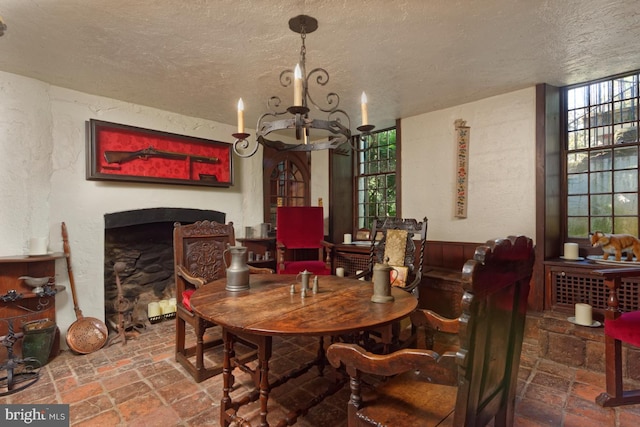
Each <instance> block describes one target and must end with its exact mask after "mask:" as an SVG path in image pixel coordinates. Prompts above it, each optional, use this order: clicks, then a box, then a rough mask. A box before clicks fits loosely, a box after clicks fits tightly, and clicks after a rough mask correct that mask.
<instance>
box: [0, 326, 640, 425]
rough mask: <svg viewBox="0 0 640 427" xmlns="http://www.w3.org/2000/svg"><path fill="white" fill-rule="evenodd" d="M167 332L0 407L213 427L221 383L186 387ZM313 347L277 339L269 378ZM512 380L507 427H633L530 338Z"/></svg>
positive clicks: (285, 389) (316, 383)
mask: <svg viewBox="0 0 640 427" xmlns="http://www.w3.org/2000/svg"><path fill="white" fill-rule="evenodd" d="M174 333H175V325H174V323H173V322H171V321H168V322H162V323H158V324H155V325H149V326H147V329H146V330H145V331H144V332H143V333H142V334H141V335H140V336H138V337H137V338H135V339H132V340H129V341H128V342H127V344H126V345H124V346H123V345H122V344H121V343H116V344H114V345H113V346H110V347H105V348H103V349H101V350H99V351H96V352H94V353H91V354H88V355H77V354H73V353H71V352H69V351H63V352H62V353H61V354H60V355H59V356H58V357H56V358H55V359H54V360H53V361H51V362H50V363H49V364H47V365H46V366H45V367H44V368H43V369H42V370H41V378H40V379H39V380H38V382H36V383H35V384H34V385H32V386H31V387H29V388H27V389H25V390H23V391H20V392H18V393H15V394H12V395H9V396H5V397H0V404H4V403H43V404H48V403H68V404H69V405H70V418H71V419H70V423H71V425H72V426H90V427H92V426H150V427H155V426H158V427H165V426H185V427H186V426H198V427H200V426H217V425H219V422H218V420H219V412H220V399H221V396H222V379H221V376H217V377H213V378H210V379H209V380H207V381H204V382H202V383H200V384H196V383H194V382H193V380H192V379H191V377H190V376H189V375H188V374H187V372H186V371H185V370H184V369H183V368H182V367H181V366H180V365H179V364H177V363H176V362H175V361H174V357H173V340H174ZM533 336H534V337H535V335H533ZM315 344H316V340H314V339H312V338H300V337H293V338H288V339H278V338H276V339H275V340H274V356H273V358H272V366H273V368H274V369H273V371H272V373H275V374H280V373H282V372H286V371H287V370H288V369H290V367H291V366H293V365H295V364H296V362H297V361H298V358H304V359H307V358H309V357H311V356H313V354H314V352H315V350H314V345H315ZM278 349H280V350H281V352H278ZM316 372H317V371H316V370H315V369H312V370H311V371H310V372H309V373H306V374H304V375H302V376H301V377H300V378H296V379H293V380H291V381H290V382H289V383H287V384H285V385H283V386H281V387H278V388H276V389H274V390H273V392H272V394H271V396H270V400H269V410H270V417H269V419H270V420H272V423H273V424H275V423H276V421H275V420H276V419H280V417H283V416H285V415H286V414H287V413H288V412H289V411H291V410H292V409H293V408H295V407H296V402H300V401H302V400H305V401H306V400H308V399H309V398H310V396H311V394H312V392H313V391H315V390H316V389H318V388H321V387H322V386H323V385H324V384H323V381H325V380H323V379H322V378H318V377H317V375H316ZM518 377H519V379H518V395H517V399H516V415H515V420H514V425H515V426H519V427H547V426H549V427H550V426H553V427H555V426H560V427H572V426H579V427H589V426H605V427H608V426H610V427H627V426H636V425H640V405H635V406H627V407H623V408H606V409H605V408H601V407H599V406H598V405H596V404H595V402H594V398H595V397H596V396H597V395H598V394H599V393H600V392H601V391H602V390H603V389H604V374H603V373H602V372H596V371H590V370H588V369H584V368H572V367H568V366H566V365H563V364H560V363H557V362H553V361H550V360H545V359H542V358H540V357H538V345H537V342H536V340H535V338H531V337H528V338H526V339H525V343H524V345H523V354H522V359H521V368H520V372H519V375H518ZM236 379H237V381H236V384H235V386H234V388H235V390H234V393H237V394H234V395H235V396H237V395H238V394H243V393H248V392H249V387H250V385H251V381H250V378H249V376H248V375H247V374H243V373H238V374H237V375H236ZM348 398H349V392H348V390H347V389H346V388H345V389H343V390H341V391H340V392H338V393H337V394H336V395H334V396H331V397H329V398H327V399H326V400H325V401H324V402H322V403H320V404H319V405H318V406H316V407H314V408H312V409H311V410H310V411H309V413H308V414H307V415H305V416H304V417H301V418H299V419H298V422H297V424H296V425H298V426H302V427H316V426H318V427H325V426H331V427H340V426H346V422H345V413H346V405H347V400H348ZM258 412H259V407H258V404H257V402H255V403H252V404H250V405H248V407H247V408H244V409H243V410H242V412H241V414H242V415H243V416H246V417H247V418H248V419H249V421H250V422H251V423H252V425H254V426H257V425H258V422H257V421H258ZM272 416H273V418H272Z"/></svg>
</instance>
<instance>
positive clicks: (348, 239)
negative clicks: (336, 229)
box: [342, 233, 351, 243]
mask: <svg viewBox="0 0 640 427" xmlns="http://www.w3.org/2000/svg"><path fill="white" fill-rule="evenodd" d="M342 241H343V242H344V243H351V234H350V233H345V235H344V238H343V240H342Z"/></svg>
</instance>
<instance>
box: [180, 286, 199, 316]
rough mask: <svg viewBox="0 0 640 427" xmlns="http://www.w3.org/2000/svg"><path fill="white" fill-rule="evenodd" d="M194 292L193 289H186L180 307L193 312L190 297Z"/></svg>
mask: <svg viewBox="0 0 640 427" xmlns="http://www.w3.org/2000/svg"><path fill="white" fill-rule="evenodd" d="M195 291H196V290H195V289H187V290H186V291H184V292H183V293H182V305H184V307H185V308H186V309H187V310H189V311H193V310H191V295H193V293H194V292H195Z"/></svg>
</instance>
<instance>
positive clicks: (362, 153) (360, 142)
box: [353, 122, 401, 230]
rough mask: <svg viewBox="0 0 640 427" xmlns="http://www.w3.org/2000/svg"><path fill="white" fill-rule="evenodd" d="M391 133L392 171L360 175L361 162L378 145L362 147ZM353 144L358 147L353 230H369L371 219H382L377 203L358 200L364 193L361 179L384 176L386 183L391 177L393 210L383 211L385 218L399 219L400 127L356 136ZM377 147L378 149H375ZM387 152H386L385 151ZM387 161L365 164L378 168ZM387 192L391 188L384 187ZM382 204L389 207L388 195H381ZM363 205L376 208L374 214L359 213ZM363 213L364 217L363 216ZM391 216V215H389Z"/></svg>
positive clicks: (355, 160)
mask: <svg viewBox="0 0 640 427" xmlns="http://www.w3.org/2000/svg"><path fill="white" fill-rule="evenodd" d="M391 131H393V132H394V133H395V135H394V136H395V156H394V158H393V162H394V165H395V167H394V169H393V170H392V171H391V170H389V169H384V170H383V171H382V172H371V171H368V172H367V173H362V172H363V168H364V167H365V166H363V160H364V159H365V158H366V156H367V155H368V154H369V153H372V152H373V151H372V150H375V149H379V147H378V144H377V140H376V142H374V145H373V146H371V147H365V146H364V145H365V144H366V143H367V142H368V141H370V139H371V138H379V136H380V135H382V134H388V133H389V132H391ZM354 144H356V146H357V147H358V149H357V150H355V151H354V154H355V155H354V156H353V157H354V175H353V177H354V195H353V205H354V229H355V230H357V229H371V226H372V225H373V219H375V218H380V217H382V215H379V214H380V212H381V211H379V208H378V205H379V204H378V203H375V202H373V203H372V202H365V201H364V197H363V198H362V200H361V198H360V196H361V194H363V193H364V192H365V190H361V185H360V183H361V179H362V178H363V177H369V178H372V177H381V176H386V177H387V179H385V181H386V182H387V183H388V179H389V177H390V176H393V187H394V189H393V193H394V195H395V200H394V201H393V202H392V203H393V205H394V207H395V210H393V211H391V210H389V209H388V208H387V209H384V212H385V213H386V215H387V216H397V217H400V216H401V214H400V206H401V197H400V196H401V191H400V188H401V185H400V184H401V181H400V177H401V173H400V171H401V167H400V157H401V156H400V147H401V145H400V126H399V122H398V123H397V124H396V126H391V127H388V128H385V129H381V130H379V131H374V132H371V135H369V136H366V137H363V136H356V137H355V140H354ZM385 146H386V147H388V146H389V144H385ZM376 147H378V148H376ZM387 151H388V150H387ZM389 160H391V159H390V158H389V157H386V158H384V159H382V158H378V160H375V159H374V160H368V161H366V164H369V165H372V164H373V163H374V162H377V164H378V166H379V165H380V162H387V165H388V162H389ZM380 169H381V168H380V167H378V168H377V170H378V171H380ZM385 188H386V189H387V190H389V189H390V188H391V187H389V186H386V187H385ZM376 192H378V193H379V187H376ZM382 200H383V204H386V205H387V206H388V205H389V203H390V202H389V201H388V193H387V194H384V195H383V198H382ZM364 204H369V205H373V204H375V205H376V208H375V209H374V212H371V211H370V210H369V211H366V210H365V209H363V210H362V211H361V207H362V206H363V205H364ZM363 213H364V215H363ZM391 214H392V215H391Z"/></svg>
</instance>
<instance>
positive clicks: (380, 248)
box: [356, 217, 427, 298]
mask: <svg viewBox="0 0 640 427" xmlns="http://www.w3.org/2000/svg"><path fill="white" fill-rule="evenodd" d="M398 239H400V240H398ZM414 240H419V241H420V250H419V252H418V257H417V259H416V245H415V243H414ZM426 240H427V218H426V217H425V218H423V219H422V221H421V222H418V221H417V220H415V219H413V218H406V219H402V218H394V217H388V218H384V219H375V220H374V221H373V227H372V228H371V249H370V252H369V266H368V269H367V270H366V271H364V272H362V273H360V274H359V275H357V276H356V278H358V279H359V278H360V277H366V278H367V279H368V280H371V277H372V274H373V266H374V265H375V264H376V263H383V262H384V261H385V257H386V256H389V257H390V258H391V259H390V260H389V265H391V266H392V267H406V268H407V269H408V277H407V281H406V285H405V286H403V287H402V288H403V289H404V290H405V291H407V292H411V293H412V294H413V295H415V296H416V298H417V297H418V289H419V288H418V285H419V284H420V280H422V267H423V263H424V248H425V243H426ZM391 247H393V249H392V248H391ZM390 251H391V252H390Z"/></svg>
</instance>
